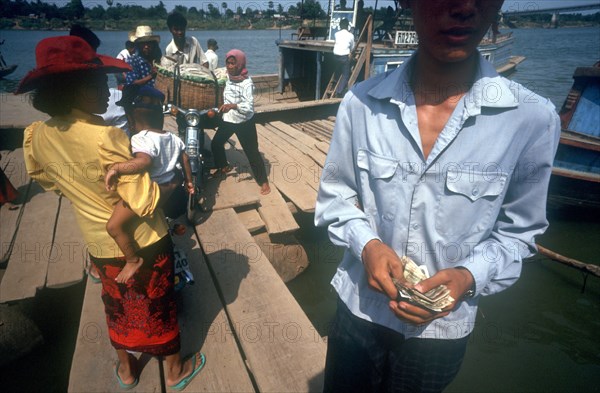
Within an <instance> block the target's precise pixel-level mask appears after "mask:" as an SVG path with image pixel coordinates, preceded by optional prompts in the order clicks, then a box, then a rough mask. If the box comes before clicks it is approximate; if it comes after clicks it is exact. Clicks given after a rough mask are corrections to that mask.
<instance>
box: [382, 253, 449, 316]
mask: <svg viewBox="0 0 600 393" xmlns="http://www.w3.org/2000/svg"><path fill="white" fill-rule="evenodd" d="M400 260H401V262H402V264H403V265H404V280H405V282H406V283H408V284H409V285H410V286H408V285H406V284H405V283H404V282H402V281H400V280H397V279H395V278H392V282H393V283H394V285H395V286H396V288H397V289H398V298H397V300H398V301H402V300H404V301H408V302H410V303H412V304H416V305H418V306H421V307H424V308H426V309H428V310H431V311H435V312H441V311H442V310H443V309H444V308H445V307H447V306H449V305H451V304H452V303H454V298H453V297H452V296H450V290H449V289H448V287H446V285H444V284H442V285H439V286H437V287H435V288H433V289H431V290H429V291H427V292H425V293H421V292H419V291H417V290H416V289H414V288H412V286H414V285H416V284H418V283H420V282H421V281H423V280H426V279H428V278H429V274H428V272H427V270H426V269H422V268H420V267H419V266H417V264H416V263H415V262H414V261H413V260H412V259H410V258H409V257H407V256H403V257H402V258H400Z"/></svg>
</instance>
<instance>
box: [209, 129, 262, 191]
mask: <svg viewBox="0 0 600 393" xmlns="http://www.w3.org/2000/svg"><path fill="white" fill-rule="evenodd" d="M233 134H235V135H236V136H237V138H238V140H239V141H240V143H241V144H242V149H244V153H245V154H246V157H248V161H249V162H250V167H251V168H252V173H254V178H255V179H256V182H257V183H258V184H264V183H266V182H267V180H268V179H267V171H266V168H265V163H264V161H263V159H262V157H261V155H260V152H259V151H258V136H257V135H256V123H255V122H254V119H250V120H248V121H245V122H243V123H228V122H226V121H222V122H220V123H219V128H218V130H217V133H216V134H215V136H214V138H213V140H212V143H211V145H210V147H211V150H212V153H213V159H214V160H215V167H216V168H225V167H226V166H227V165H228V163H227V157H226V156H225V143H226V142H227V140H228V139H229V138H231V136H232V135H233Z"/></svg>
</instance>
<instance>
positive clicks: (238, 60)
mask: <svg viewBox="0 0 600 393" xmlns="http://www.w3.org/2000/svg"><path fill="white" fill-rule="evenodd" d="M230 57H235V64H236V66H235V68H236V71H238V72H239V73H238V75H231V74H230V73H229V72H227V74H228V75H229V80H230V81H232V82H241V81H243V80H245V79H248V70H247V69H246V55H245V54H244V52H242V51H241V50H239V49H232V50H230V51H229V52H227V55H225V61H227V59H229V58H230Z"/></svg>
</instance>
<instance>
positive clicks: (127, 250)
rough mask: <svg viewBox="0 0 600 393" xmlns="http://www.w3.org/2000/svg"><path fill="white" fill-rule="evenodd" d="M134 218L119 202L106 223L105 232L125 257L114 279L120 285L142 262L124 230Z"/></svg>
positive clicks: (123, 204)
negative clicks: (122, 265) (123, 264)
mask: <svg viewBox="0 0 600 393" xmlns="http://www.w3.org/2000/svg"><path fill="white" fill-rule="evenodd" d="M135 216H136V214H135V213H134V212H133V211H132V210H131V209H130V208H129V207H127V205H126V204H125V203H124V202H123V201H122V200H120V201H119V202H118V203H117V204H116V205H115V209H114V210H113V214H112V215H111V216H110V219H109V220H108V222H107V223H106V231H107V232H108V234H109V235H110V236H111V237H112V238H113V239H114V240H115V243H117V246H119V248H120V249H121V251H122V252H123V255H125V262H126V263H125V266H124V267H123V269H121V271H120V272H119V274H118V275H117V277H116V278H115V280H116V281H117V282H119V283H121V284H123V283H125V282H127V280H129V279H130V278H131V277H132V276H133V275H134V273H135V272H136V271H137V270H138V269H139V268H140V267H141V266H142V263H143V262H144V261H143V260H142V258H140V257H138V256H137V255H136V254H135V252H136V251H137V247H136V243H135V241H134V239H133V237H132V236H131V235H130V234H129V233H128V232H127V230H126V229H125V226H126V225H127V223H129V222H130V221H131V220H132V219H133V218H134V217H135Z"/></svg>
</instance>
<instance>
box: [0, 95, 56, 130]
mask: <svg viewBox="0 0 600 393" xmlns="http://www.w3.org/2000/svg"><path fill="white" fill-rule="evenodd" d="M30 97H31V95H30V94H22V95H18V96H16V95H14V94H12V93H0V108H2V115H1V116H0V128H25V127H27V126H29V125H30V124H31V123H33V122H34V121H36V120H47V119H48V118H49V116H48V115H47V114H45V113H42V112H40V111H38V110H37V109H35V108H34V107H33V106H32V105H31V102H30Z"/></svg>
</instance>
